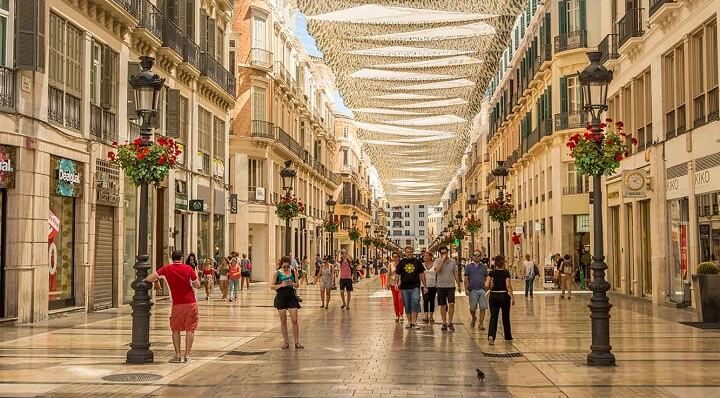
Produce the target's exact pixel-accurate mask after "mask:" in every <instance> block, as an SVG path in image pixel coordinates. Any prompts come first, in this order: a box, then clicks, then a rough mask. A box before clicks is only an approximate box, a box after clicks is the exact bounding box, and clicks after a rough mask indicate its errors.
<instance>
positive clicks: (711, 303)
mask: <svg viewBox="0 0 720 398" xmlns="http://www.w3.org/2000/svg"><path fill="white" fill-rule="evenodd" d="M692 280H693V296H694V298H695V305H696V306H697V308H698V314H700V321H701V322H705V323H717V322H720V274H718V267H717V266H715V264H714V263H712V262H703V263H700V264H698V267H697V274H693V276H692Z"/></svg>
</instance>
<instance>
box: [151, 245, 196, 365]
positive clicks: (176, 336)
mask: <svg viewBox="0 0 720 398" xmlns="http://www.w3.org/2000/svg"><path fill="white" fill-rule="evenodd" d="M182 258H183V255H182V253H181V252H180V251H179V250H175V251H173V252H172V261H173V262H172V263H170V264H167V265H165V266H164V267H162V268H160V269H159V270H157V271H156V272H153V273H152V274H150V275H148V277H147V278H145V280H146V281H148V282H151V283H155V282H156V281H157V280H158V279H160V277H164V278H165V280H166V281H167V284H168V286H170V298H171V299H172V312H171V313H170V330H172V340H173V346H174V347H175V356H174V357H173V358H172V359H171V360H170V362H171V363H180V362H182V361H184V362H187V361H188V356H189V355H190V350H191V349H192V344H193V339H194V338H195V329H197V325H198V318H199V317H198V306H197V301H196V300H195V292H194V291H193V287H194V288H195V289H199V288H200V281H198V276H197V273H196V272H195V271H194V270H193V269H192V267H190V266H189V265H187V264H185V263H183V260H182ZM181 331H185V358H184V359H183V358H182V357H181V356H180V332H181Z"/></svg>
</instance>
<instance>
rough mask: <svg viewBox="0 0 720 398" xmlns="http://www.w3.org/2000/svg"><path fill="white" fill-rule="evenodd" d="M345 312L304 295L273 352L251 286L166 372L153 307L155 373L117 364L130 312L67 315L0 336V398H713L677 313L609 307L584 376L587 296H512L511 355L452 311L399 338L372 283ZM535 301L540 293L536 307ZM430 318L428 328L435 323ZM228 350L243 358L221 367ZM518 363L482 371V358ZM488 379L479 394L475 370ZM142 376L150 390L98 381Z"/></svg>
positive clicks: (625, 302) (270, 331)
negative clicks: (606, 327)
mask: <svg viewBox="0 0 720 398" xmlns="http://www.w3.org/2000/svg"><path fill="white" fill-rule="evenodd" d="M355 286H356V294H355V296H354V297H353V303H352V308H351V310H350V311H344V310H341V309H340V308H339V307H340V304H339V303H340V297H339V294H338V293H337V292H333V298H332V303H331V308H330V309H329V310H324V309H320V304H319V297H318V296H319V295H318V294H317V289H316V287H314V286H310V287H308V288H305V289H303V292H302V295H303V297H304V298H305V301H304V303H303V304H304V308H303V309H302V310H301V318H300V322H301V334H302V341H303V343H304V345H305V347H306V349H304V350H295V349H292V348H291V349H289V350H281V349H280V348H279V346H280V343H281V338H280V334H279V331H278V321H277V315H276V312H275V310H274V309H273V308H272V298H273V292H271V291H270V290H269V289H268V287H267V285H262V284H256V285H253V287H252V289H251V292H250V293H247V292H245V293H244V294H243V296H242V298H241V300H240V301H239V302H236V303H226V302H220V301H216V300H211V301H209V302H206V301H202V302H201V303H200V313H201V320H200V328H199V331H198V333H197V337H196V344H195V352H194V360H193V361H192V362H190V363H188V364H169V363H167V360H168V359H169V358H170V356H171V355H172V343H171V340H170V334H169V333H168V331H167V318H168V314H169V303H167V302H160V303H158V304H156V305H155V306H154V308H153V317H152V330H151V336H152V341H153V348H154V351H155V356H156V363H155V364H151V365H144V366H129V365H126V364H124V358H125V352H126V351H127V349H128V346H127V344H128V342H129V341H130V325H131V319H130V316H129V310H128V309H123V310H113V311H106V312H103V313H94V314H84V315H72V316H68V317H64V318H60V319H54V320H51V321H48V322H43V323H39V324H33V325H22V326H8V327H2V328H0V396H1V397H9V396H23V397H34V396H48V397H118V398H119V397H123V398H133V397H146V396H148V397H188V398H190V397H234V398H235V397H253V398H254V397H406V396H423V397H432V396H437V397H510V396H517V397H553V398H554V397H583V398H585V397H623V398H625V397H633V398H643V397H648V398H650V397H652V398H667V397H682V398H687V397H718V396H720V381H719V380H720V378H719V377H718V375H720V331H717V330H700V329H696V328H692V327H688V326H684V325H682V324H679V323H678V322H679V321H683V320H693V314H692V313H691V312H689V311H687V310H676V309H670V308H664V307H653V306H652V305H650V304H648V303H647V302H644V301H638V300H631V299H627V298H624V297H619V296H613V297H612V298H611V301H612V302H613V303H614V304H615V307H614V308H613V311H612V320H611V322H612V336H611V338H612V344H613V349H614V352H615V355H616V356H617V360H618V366H617V367H614V368H589V367H587V366H585V355H586V352H587V349H588V346H589V344H590V332H589V330H590V320H589V317H588V310H587V306H586V304H587V300H588V299H589V295H588V294H577V295H574V296H573V299H572V300H560V297H559V296H558V294H557V293H549V294H548V293H547V292H538V293H537V294H536V296H535V297H534V298H533V299H525V298H524V297H523V296H522V295H519V296H516V305H515V307H514V308H513V314H512V319H513V335H514V338H515V340H514V341H513V342H512V344H507V343H505V342H504V341H503V340H502V339H501V338H500V339H499V341H498V342H497V343H496V345H495V346H492V347H490V346H488V345H487V342H486V340H485V339H486V336H485V334H484V333H483V332H480V331H479V330H477V329H476V330H470V329H469V322H468V319H467V314H466V311H467V305H466V299H465V298H464V297H462V298H460V299H459V301H460V302H461V304H460V305H459V312H460V319H458V320H457V322H456V326H457V330H456V331H455V332H454V333H452V332H442V331H441V330H440V325H439V324H435V325H432V326H422V327H421V328H420V329H419V330H413V331H407V330H405V329H403V328H402V326H399V325H397V324H396V323H395V322H393V315H392V299H391V298H390V296H389V294H388V293H387V292H383V291H379V290H378V282H377V280H376V279H371V280H364V281H362V282H361V283H359V284H356V285H355ZM543 293H545V294H543ZM436 319H440V317H439V314H438V315H436ZM230 351H242V352H239V353H245V354H251V355H243V356H241V355H230V354H229V352H230ZM504 351H508V352H520V353H522V355H523V356H522V357H520V358H510V359H507V358H489V357H486V356H485V355H484V354H483V352H504ZM476 368H480V369H482V370H483V371H484V372H485V373H486V374H487V376H488V377H487V379H486V381H485V382H484V383H480V382H479V381H478V380H477V378H476V374H475V369H476ZM124 373H149V374H152V375H157V376H156V378H157V379H156V380H152V381H147V382H130V383H127V382H109V381H105V380H104V379H103V377H106V376H110V375H116V374H124Z"/></svg>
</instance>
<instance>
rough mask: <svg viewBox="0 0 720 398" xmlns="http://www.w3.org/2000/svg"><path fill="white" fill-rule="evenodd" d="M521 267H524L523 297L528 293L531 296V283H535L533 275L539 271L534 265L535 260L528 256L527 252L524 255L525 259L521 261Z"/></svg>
mask: <svg viewBox="0 0 720 398" xmlns="http://www.w3.org/2000/svg"><path fill="white" fill-rule="evenodd" d="M523 268H524V269H525V297H527V296H528V294H529V295H530V297H532V296H533V285H534V283H535V277H536V276H537V275H538V274H539V273H540V272H536V271H539V270H538V269H537V265H535V261H534V260H533V259H532V258H530V255H529V254H526V255H525V261H523Z"/></svg>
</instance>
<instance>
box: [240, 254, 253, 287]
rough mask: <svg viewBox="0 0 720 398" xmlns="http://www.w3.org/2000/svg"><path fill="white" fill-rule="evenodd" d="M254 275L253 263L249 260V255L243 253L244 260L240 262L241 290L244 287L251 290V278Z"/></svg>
mask: <svg viewBox="0 0 720 398" xmlns="http://www.w3.org/2000/svg"><path fill="white" fill-rule="evenodd" d="M251 275H252V263H251V262H250V259H249V258H247V254H245V253H243V255H242V259H241V260H240V276H241V277H242V279H240V290H243V285H245V286H246V287H247V289H248V290H250V276H251Z"/></svg>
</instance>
